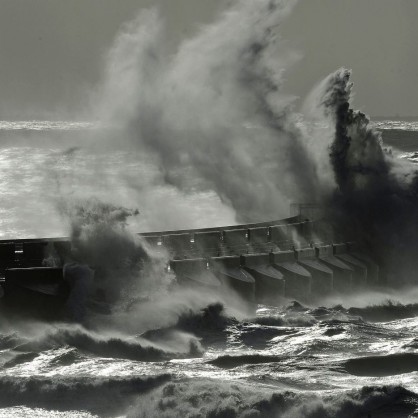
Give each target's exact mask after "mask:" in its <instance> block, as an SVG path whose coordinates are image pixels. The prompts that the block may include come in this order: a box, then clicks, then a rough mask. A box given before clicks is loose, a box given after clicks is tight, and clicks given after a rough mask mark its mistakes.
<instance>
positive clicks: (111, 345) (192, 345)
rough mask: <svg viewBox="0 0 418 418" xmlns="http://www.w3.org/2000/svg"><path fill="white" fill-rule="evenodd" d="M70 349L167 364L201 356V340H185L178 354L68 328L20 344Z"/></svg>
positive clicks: (21, 348) (38, 349)
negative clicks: (66, 347) (171, 361)
mask: <svg viewBox="0 0 418 418" xmlns="http://www.w3.org/2000/svg"><path fill="white" fill-rule="evenodd" d="M65 346H70V347H74V348H76V349H77V350H79V351H81V352H85V353H88V354H92V355H96V356H100V357H106V358H121V359H129V360H136V361H165V360H170V359H173V358H190V357H196V356H201V355H202V351H201V347H200V344H199V342H198V340H197V339H196V338H194V337H192V336H189V338H187V339H183V346H182V347H178V348H179V349H178V351H175V350H174V349H170V348H168V347H159V346H157V345H156V344H153V343H152V342H151V341H147V340H145V339H143V338H142V339H137V338H128V337H124V336H104V335H99V334H96V333H94V332H91V331H88V330H86V329H84V328H82V327H81V326H64V327H61V328H58V329H54V330H48V331H47V332H45V333H44V334H43V335H42V336H40V337H37V338H34V339H32V340H30V341H28V342H26V343H24V344H21V345H19V346H18V347H16V348H15V350H17V351H20V352H41V351H44V350H50V349H56V348H60V347H65Z"/></svg>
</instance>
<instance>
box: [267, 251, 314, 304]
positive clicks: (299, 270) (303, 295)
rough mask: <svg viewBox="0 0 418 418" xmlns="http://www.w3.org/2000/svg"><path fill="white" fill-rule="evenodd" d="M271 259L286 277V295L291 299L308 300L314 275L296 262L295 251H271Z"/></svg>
mask: <svg viewBox="0 0 418 418" xmlns="http://www.w3.org/2000/svg"><path fill="white" fill-rule="evenodd" d="M270 261H271V263H272V265H273V266H274V268H276V269H277V270H278V271H280V272H281V273H282V274H283V276H284V278H285V296H286V297H287V298H291V299H299V300H308V299H309V295H310V293H311V278H312V276H311V274H310V273H309V271H307V270H306V269H305V268H304V267H302V266H301V265H299V264H298V263H297V262H296V258H295V253H294V251H280V252H273V253H270Z"/></svg>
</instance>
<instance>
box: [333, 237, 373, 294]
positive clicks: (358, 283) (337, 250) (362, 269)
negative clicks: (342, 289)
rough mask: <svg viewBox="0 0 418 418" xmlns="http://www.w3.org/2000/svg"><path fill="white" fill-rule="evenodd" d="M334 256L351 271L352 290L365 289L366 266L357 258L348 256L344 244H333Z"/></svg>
mask: <svg viewBox="0 0 418 418" xmlns="http://www.w3.org/2000/svg"><path fill="white" fill-rule="evenodd" d="M333 248H334V255H335V257H337V258H338V259H340V260H341V261H342V262H344V263H345V264H347V265H348V266H349V267H351V268H352V270H353V288H354V289H356V288H357V289H358V288H362V287H365V286H366V284H367V266H366V265H365V264H364V263H363V262H362V261H360V260H358V259H357V258H355V257H353V256H352V255H351V254H348V250H347V245H346V244H334V245H333Z"/></svg>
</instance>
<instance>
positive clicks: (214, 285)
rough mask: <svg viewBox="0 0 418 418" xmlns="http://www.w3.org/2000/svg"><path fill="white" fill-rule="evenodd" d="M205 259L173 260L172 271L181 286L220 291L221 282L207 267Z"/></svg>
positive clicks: (171, 263)
mask: <svg viewBox="0 0 418 418" xmlns="http://www.w3.org/2000/svg"><path fill="white" fill-rule="evenodd" d="M207 264H208V262H207V260H206V259H203V258H196V259H189V260H172V261H170V269H171V270H172V271H173V272H174V274H175V275H176V278H177V281H178V283H179V284H181V285H183V286H187V287H197V288H211V289H219V288H220V286H221V282H220V281H219V279H218V278H217V277H216V276H215V275H214V274H213V272H211V271H210V270H209V268H208V266H207Z"/></svg>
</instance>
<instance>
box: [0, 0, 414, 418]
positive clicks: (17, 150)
mask: <svg viewBox="0 0 418 418" xmlns="http://www.w3.org/2000/svg"><path fill="white" fill-rule="evenodd" d="M295 3H296V2H295V1H280V0H277V1H270V0H260V1H257V2H254V1H246V0H241V1H236V2H233V3H232V4H231V6H230V7H229V8H228V9H227V10H226V11H225V12H223V13H222V14H220V15H219V17H218V19H217V20H216V21H215V22H214V23H213V24H211V25H207V26H204V27H202V28H200V30H199V31H198V32H197V34H196V35H194V36H193V37H192V38H189V39H186V40H184V41H182V42H180V43H179V44H178V46H177V48H176V50H175V51H168V50H167V48H166V45H167V42H166V41H167V38H168V37H169V34H168V33H166V32H165V22H164V16H161V15H160V14H159V12H158V10H157V9H150V10H147V11H145V12H141V13H140V14H139V15H138V16H137V17H135V18H134V19H133V20H132V21H131V22H128V23H126V24H125V25H124V26H123V27H122V28H121V31H120V33H119V34H118V35H117V37H116V39H115V41H114V44H113V45H112V46H111V48H110V50H109V52H108V54H107V56H106V58H105V59H104V69H103V80H102V82H101V84H100V85H99V86H98V88H97V91H96V92H93V93H91V102H92V111H91V115H89V116H90V119H91V120H94V121H96V122H94V123H93V124H92V125H88V126H86V125H83V124H77V125H74V124H72V125H71V126H70V124H67V123H66V122H63V123H62V124H60V123H56V124H55V125H51V126H50V125H47V126H45V125H42V124H39V123H38V124H35V125H33V123H32V124H30V123H28V124H23V126H24V127H25V126H26V127H29V126H31V128H28V131H29V132H30V133H28V132H22V123H20V124H15V125H13V122H10V123H8V124H7V126H6V125H4V126H5V127H4V129H3V131H2V133H1V134H2V135H4V137H5V138H6V140H5V144H4V148H2V150H1V155H0V168H3V171H4V172H5V173H6V174H5V175H4V176H3V177H2V180H1V181H0V191H1V193H2V196H3V198H4V203H3V205H2V212H3V213H4V218H3V228H2V232H1V233H2V234H3V235H4V236H7V235H9V236H12V237H25V238H27V237H30V236H41V235H43V236H48V235H55V236H59V235H66V236H69V237H70V238H71V241H72V254H71V255H72V256H73V257H74V258H75V259H76V261H77V262H80V263H87V264H88V265H90V266H91V267H92V268H94V269H96V287H97V289H96V290H98V291H97V294H94V295H93V296H92V297H91V300H89V303H88V305H87V306H86V313H85V316H84V318H83V320H82V321H81V323H74V322H73V321H67V322H65V323H56V322H53V323H45V322H42V321H35V320H33V319H27V318H12V317H10V318H1V322H0V416H16V417H18V416H24V415H25V414H26V415H31V416H61V413H62V414H63V415H62V416H80V417H81V416H109V417H110V416H129V417H185V416H196V417H218V418H220V417H228V418H229V417H245V418H249V417H272V418H273V417H289V418H294V417H312V418H315V417H319V416H320V417H347V418H348V417H350V418H351V417H359V418H360V417H369V416H390V417H398V418H400V417H405V418H406V417H412V416H415V415H416V413H417V411H418V395H417V391H418V387H417V383H416V382H417V373H418V369H417V366H416V364H417V358H416V355H417V352H416V350H417V349H418V345H417V338H416V331H417V327H418V322H417V313H418V306H417V303H416V297H417V293H416V277H415V275H414V274H413V272H414V269H415V268H416V262H415V260H414V258H415V257H414V256H415V252H416V250H417V248H416V245H417V244H416V242H417V240H416V232H415V231H416V227H417V226H418V225H417V224H416V223H417V220H416V219H415V218H416V216H415V213H416V208H417V207H418V206H417V204H418V202H417V201H416V199H417V193H416V190H417V174H416V169H415V165H414V164H413V163H411V162H410V161H408V160H407V159H400V158H398V156H397V154H396V152H392V151H391V150H390V149H387V148H386V147H385V146H383V145H382V139H381V136H380V135H381V134H380V133H379V131H377V130H376V129H375V128H374V127H373V126H371V125H370V124H369V121H368V120H367V117H366V116H365V115H364V114H362V113H360V112H356V111H354V110H353V109H351V107H350V98H351V94H352V89H353V86H352V84H351V81H350V77H351V72H350V71H349V70H347V69H344V68H341V69H337V70H336V71H335V72H334V73H332V74H330V75H328V76H326V77H325V78H324V80H322V81H321V80H318V85H317V86H313V89H312V92H311V94H310V95H309V96H308V97H307V98H305V99H303V102H304V103H303V105H301V104H300V103H299V102H300V100H298V99H296V98H294V97H291V96H288V95H285V94H284V93H283V92H282V91H283V90H282V87H283V85H284V84H285V83H286V74H287V73H288V72H289V71H292V67H293V66H294V65H297V58H298V53H296V52H294V51H292V50H290V49H289V47H288V45H287V44H286V42H285V41H284V40H283V39H281V37H280V24H281V22H282V21H283V20H284V19H285V18H286V17H287V16H288V14H289V13H291V11H292V7H293V6H294V4H295ZM10 126H13V127H14V128H13V129H11V128H10ZM34 126H35V127H34ZM25 129H26V128H25ZM23 130H24V129H23ZM35 131H36V135H35V134H34V132H35ZM6 132H7V133H6ZM417 149H418V147H417ZM29 200H30V202H31V204H30V205H29V204H28V201H29ZM292 202H302V203H315V204H317V205H318V206H320V207H322V208H323V209H324V212H325V215H326V218H327V219H328V220H329V222H330V223H331V224H332V225H333V227H334V232H335V239H336V240H337V239H338V238H339V237H340V236H342V237H344V240H348V239H350V240H354V241H356V242H358V243H360V244H362V245H364V246H365V247H366V248H367V249H368V250H369V251H370V252H371V254H372V255H373V256H374V257H375V258H376V259H377V261H379V263H380V265H381V266H382V267H384V269H385V272H386V277H385V278H386V279H387V281H388V282H390V284H392V285H393V289H391V290H383V289H371V290H369V291H367V292H365V291H364V292H361V293H360V294H351V295H338V296H333V297H329V298H323V299H319V300H318V305H321V306H316V305H312V306H308V305H307V304H306V305H304V304H300V303H299V302H292V301H289V303H288V304H286V303H287V302H286V303H285V304H284V305H283V306H277V307H272V306H264V305H259V306H258V307H257V310H256V312H254V310H251V309H248V305H247V304H246V303H245V302H244V301H243V300H242V299H241V297H240V296H239V295H237V294H236V293H235V292H233V291H232V290H231V291H230V292H223V294H222V295H219V293H217V292H215V291H213V292H212V291H209V290H205V291H201V290H199V289H181V288H178V287H177V283H176V280H175V277H174V274H173V273H172V272H171V271H169V270H167V269H166V268H165V267H166V265H167V261H168V254H165V253H164V251H160V252H159V253H156V252H155V251H154V250H153V249H152V248H150V247H149V246H147V244H146V243H145V242H144V241H143V240H142V239H141V238H140V237H139V236H137V235H136V234H135V233H136V232H138V231H145V230H168V229H176V228H193V227H204V226H218V225H228V224H234V223H237V222H246V221H249V222H257V221H266V220H273V219H279V218H282V217H286V216H288V214H289V204H290V203H292ZM145 260H146V261H147V263H145V262H144V261H145ZM401 283H402V284H405V283H407V284H408V285H409V287H408V288H407V289H406V290H405V289H402V290H399V289H398V288H399V287H400V284H401ZM103 294H104V295H106V297H103ZM364 357H370V358H373V360H372V362H371V363H370V364H369V363H367V360H364ZM365 364H366V366H367V367H366V366H365ZM394 364H395V365H396V366H394ZM55 410H57V411H55ZM2 414H3V415H2Z"/></svg>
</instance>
